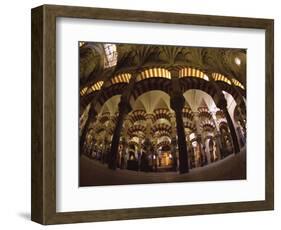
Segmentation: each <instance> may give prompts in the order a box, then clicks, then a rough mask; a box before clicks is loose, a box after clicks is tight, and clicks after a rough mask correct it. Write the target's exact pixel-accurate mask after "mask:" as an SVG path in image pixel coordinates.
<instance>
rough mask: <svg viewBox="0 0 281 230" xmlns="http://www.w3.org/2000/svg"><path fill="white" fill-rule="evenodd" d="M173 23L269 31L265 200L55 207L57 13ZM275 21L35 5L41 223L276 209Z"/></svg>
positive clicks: (35, 140)
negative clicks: (68, 209) (72, 209)
mask: <svg viewBox="0 0 281 230" xmlns="http://www.w3.org/2000/svg"><path fill="white" fill-rule="evenodd" d="M57 17H71V18H85V19H97V20H121V21H130V22H148V23H170V24H184V25H196V26H198V25H202V26H219V27H237V28H253V29H263V30H265V36H266V38H265V40H266V44H265V47H266V51H265V55H266V56H265V60H266V63H265V66H266V73H265V76H266V79H265V88H266V98H265V106H266V107H265V109H266V114H265V124H266V127H265V130H266V134H265V143H266V149H265V178H266V181H265V200H262V201H247V202H232V203H215V204H196V205H180V206H163V207H148V208H146V207H145V208H129V209H112V210H100V211H79V212H57V211H56V18H57ZM273 70H274V21H273V20H271V19H257V18H240V17H225V16H209V15H193V14H179V13H162V12H148V11H131V10H117V9H102V8H88V7H73V6H57V5H43V6H40V7H37V8H34V9H32V158H31V163H32V171H31V172H32V178H31V179H32V189H31V192H32V205H31V219H32V220H33V221H35V222H38V223H41V224H63V223H76V222H91V221H109V220H125V219H139V218H156V217H171V216H186V215H199V214H215V213H231V212H245V211H260V210H273V209H274V91H273V90H274V75H273Z"/></svg>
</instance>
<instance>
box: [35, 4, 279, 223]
mask: <svg viewBox="0 0 281 230" xmlns="http://www.w3.org/2000/svg"><path fill="white" fill-rule="evenodd" d="M273 32H274V25H273V20H271V19H257V18H239V17H225V16H209V15H191V14H178V13H163V12H148V11H130V10H116V9H101V8H87V7H73V6H57V5H44V6H40V7H37V8H34V9H32V205H31V206H32V210H31V213H32V215H31V218H32V220H33V221H36V222H38V223H41V224H59V223H75V222H89V221H107V220H122V219H137V218H154V217H169V216H183V215H198V214H212V213H229V212H243V211H259V210H272V209H273V208H274V173H273V172H274V97H273V95H274V92H273V89H274V79H273V69H274V68H273V64H274V43H273V39H274V36H273Z"/></svg>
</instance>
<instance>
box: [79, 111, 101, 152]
mask: <svg viewBox="0 0 281 230" xmlns="http://www.w3.org/2000/svg"><path fill="white" fill-rule="evenodd" d="M96 119H97V112H96V111H95V110H94V108H93V105H91V108H90V110H89V114H88V119H87V121H86V123H85V125H84V129H83V130H82V134H81V136H80V139H79V154H80V155H82V154H83V150H84V149H83V147H84V143H85V140H86V136H87V132H88V129H89V126H90V124H91V122H95V120H96Z"/></svg>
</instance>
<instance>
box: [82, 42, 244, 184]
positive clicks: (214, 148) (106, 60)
mask: <svg viewBox="0 0 281 230" xmlns="http://www.w3.org/2000/svg"><path fill="white" fill-rule="evenodd" d="M245 66H246V51H245V50H240V49H224V48H198V47H197V48H192V47H174V46H152V45H126V44H102V43H87V42H80V154H81V156H80V158H81V159H84V161H85V157H86V158H87V161H93V162H94V165H97V164H100V165H104V166H106V167H103V170H110V171H111V170H115V172H117V171H119V170H123V171H124V172H126V171H128V172H129V171H130V170H133V171H138V172H143V173H145V174H147V173H150V174H156V173H157V174H159V175H161V174H162V175H163V174H165V173H170V174H171V173H175V174H176V175H177V174H180V175H181V174H190V172H191V171H192V170H194V169H197V171H198V169H199V168H200V170H201V169H202V170H204V168H208V166H209V165H212V164H218V163H219V162H222V163H221V164H223V161H224V160H225V159H226V158H228V157H230V156H237V155H239V153H240V152H242V150H245V146H246V85H245V83H246V80H245V79H246V76H245V75H246V70H245ZM244 152H245V151H244ZM242 163H245V162H244V161H243V162H241V164H242ZM80 168H82V170H83V165H81V162H80ZM93 170H95V169H93ZM243 175H244V174H243ZM97 176H102V175H97ZM213 179H214V180H216V179H219V178H213ZM228 179H233V178H228ZM234 179H237V178H234ZM240 179H243V178H240ZM80 180H81V179H80ZM80 184H81V183H80ZM82 185H83V183H82Z"/></svg>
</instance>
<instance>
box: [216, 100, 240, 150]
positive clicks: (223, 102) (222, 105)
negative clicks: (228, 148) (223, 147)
mask: <svg viewBox="0 0 281 230" xmlns="http://www.w3.org/2000/svg"><path fill="white" fill-rule="evenodd" d="M219 108H220V109H222V110H223V112H224V115H225V118H226V120H227V124H228V127H229V130H230V134H231V138H232V142H233V147H234V153H235V154H236V153H239V152H240V147H239V142H238V138H237V135H236V131H235V127H234V124H233V122H232V119H231V117H230V114H229V112H228V109H227V101H226V99H225V98H224V99H223V100H221V101H220V104H219Z"/></svg>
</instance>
